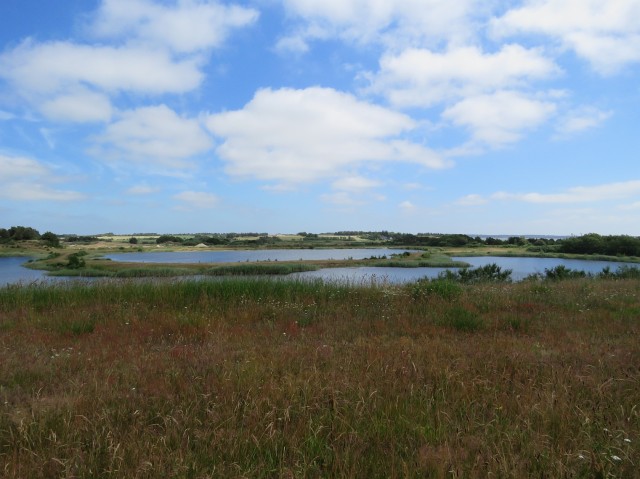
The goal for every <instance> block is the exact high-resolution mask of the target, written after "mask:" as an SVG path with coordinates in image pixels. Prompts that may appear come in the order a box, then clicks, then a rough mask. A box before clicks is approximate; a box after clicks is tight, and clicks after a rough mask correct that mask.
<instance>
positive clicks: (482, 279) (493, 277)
mask: <svg viewBox="0 0 640 479" xmlns="http://www.w3.org/2000/svg"><path fill="white" fill-rule="evenodd" d="M511 273H512V270H510V269H505V270H504V271H502V268H501V267H500V266H498V265H497V264H495V263H491V264H486V265H484V266H480V267H478V268H473V269H470V268H463V269H460V270H458V271H451V270H446V271H444V272H442V273H440V275H439V278H440V279H443V280H447V281H453V282H458V283H465V284H475V283H509V282H511Z"/></svg>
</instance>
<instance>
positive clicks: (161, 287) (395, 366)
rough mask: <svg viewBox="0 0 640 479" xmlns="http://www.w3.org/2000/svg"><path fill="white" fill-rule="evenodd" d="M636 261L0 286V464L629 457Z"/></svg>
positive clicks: (442, 468)
mask: <svg viewBox="0 0 640 479" xmlns="http://www.w3.org/2000/svg"><path fill="white" fill-rule="evenodd" d="M639 316H640V282H638V281H637V280H634V279H600V280H593V279H585V278H578V279H570V280H566V281H556V282H522V283H515V284H509V283H480V284H471V285H468V284H460V283H451V282H447V281H446V280H444V279H440V280H437V281H435V282H425V283H422V285H421V286H420V287H416V286H415V285H407V286H391V285H385V284H380V285H368V284H367V285H365V284H362V285H360V284H349V285H341V284H325V283H322V282H303V281H300V282H292V281H286V280H283V281H270V280H256V279H245V278H230V279H226V280H224V281H220V280H216V279H213V280H210V281H193V280H189V279H186V280H183V281H177V282H176V281H167V280H153V281H152V280H147V281H143V282H140V281H125V282H122V281H118V282H115V281H113V282H112V281H104V282H99V283H96V284H89V283H69V284H54V285H34V286H30V287H5V288H0V364H1V365H2V367H1V368H0V471H2V473H1V474H0V475H2V476H3V477H7V478H24V477H29V478H49V477H133V478H155V477H184V478H188V477H195V478H200V477H232V478H233V477H238V478H239V477H265V478H266V477H363V478H365V477H366V478H369V477H372V478H375V477H384V478H388V477H491V476H493V477H585V478H587V477H637V470H638V465H639V464H640V449H639V448H638V444H639V441H640V411H639V407H640V406H638V405H639V404H640V370H639V369H638V367H637V365H638V364H640V344H639V342H638V341H637V338H638V334H639V333H640V323H639V321H638V317H639Z"/></svg>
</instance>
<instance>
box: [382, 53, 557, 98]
mask: <svg viewBox="0 0 640 479" xmlns="http://www.w3.org/2000/svg"><path fill="white" fill-rule="evenodd" d="M558 70H559V69H558V67H557V66H556V65H555V64H554V63H553V62H552V61H551V60H549V59H548V58H546V57H545V56H544V54H543V53H542V51H541V50H539V49H527V48H524V47H521V46H519V45H505V46H503V47H502V48H501V49H500V51H498V52H496V53H493V54H488V53H484V52H483V51H482V50H480V49H479V48H477V47H457V48H452V49H450V50H448V51H446V52H442V53H438V52H433V51H430V50H427V49H416V48H410V49H407V50H404V51H403V52H401V53H399V54H387V55H385V56H383V57H382V59H381V60H380V71H379V72H378V73H377V74H375V75H373V76H371V80H372V84H371V87H370V90H371V91H373V92H376V93H381V94H383V95H384V96H386V97H387V98H388V99H389V101H391V103H393V104H394V105H397V106H400V107H414V106H422V107H429V106H432V105H433V104H436V103H441V102H446V101H449V100H452V99H458V98H461V97H467V96H470V95H477V94H480V93H487V92H493V91H496V90H500V89H505V88H513V87H518V86H523V85H524V86H526V85H528V83H529V82H530V81H532V80H540V79H545V78H548V77H550V76H552V75H554V74H556V73H557V72H558Z"/></svg>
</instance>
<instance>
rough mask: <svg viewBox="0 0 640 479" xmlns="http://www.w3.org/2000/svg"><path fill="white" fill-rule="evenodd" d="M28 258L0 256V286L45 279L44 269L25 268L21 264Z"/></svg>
mask: <svg viewBox="0 0 640 479" xmlns="http://www.w3.org/2000/svg"><path fill="white" fill-rule="evenodd" d="M27 261H29V258H24V257H20V258H19V257H10V258H0V287H2V286H5V285H7V284H14V283H20V282H22V283H31V282H33V281H40V280H43V279H46V278H47V276H46V275H45V274H44V271H36V270H34V269H27V268H25V267H24V266H22V265H23V264H24V263H26V262H27Z"/></svg>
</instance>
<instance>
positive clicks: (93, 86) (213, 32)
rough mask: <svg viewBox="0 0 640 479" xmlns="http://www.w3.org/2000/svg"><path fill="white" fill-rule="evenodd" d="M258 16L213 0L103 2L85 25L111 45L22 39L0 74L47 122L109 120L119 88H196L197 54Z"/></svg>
mask: <svg viewBox="0 0 640 479" xmlns="http://www.w3.org/2000/svg"><path fill="white" fill-rule="evenodd" d="M257 18H258V12H257V11H256V10H254V9H250V8H245V7H240V6H236V5H222V4H220V3H219V2H216V1H204V0H181V1H178V2H173V3H169V4H167V3H163V4H159V3H157V2H151V1H149V0H104V1H103V2H102V4H101V6H100V8H99V10H98V13H97V14H96V15H95V18H94V21H93V22H92V23H91V27H90V29H89V30H90V32H91V34H92V35H94V37H97V38H99V39H100V40H103V39H107V40H111V41H112V43H110V44H105V43H99V44H98V43H79V42H74V41H51V42H37V41H35V40H33V39H27V40H24V41H23V42H22V43H20V44H19V45H18V46H16V47H15V48H12V49H9V50H7V51H5V52H4V53H2V54H0V79H4V80H6V81H7V82H8V83H9V84H10V85H11V87H12V89H13V91H14V92H16V93H17V94H18V95H20V96H21V97H23V98H24V99H26V100H27V101H28V102H29V103H30V104H31V105H32V106H34V107H35V108H37V109H38V110H40V111H41V112H42V113H43V114H44V115H45V116H47V117H48V118H50V119H53V120H64V121H76V122H87V121H88V122H92V121H108V120H109V119H110V118H111V115H112V113H113V111H112V110H113V108H112V106H111V100H113V98H114V97H116V96H117V95H119V94H121V93H123V92H127V93H135V94H144V95H163V94H182V93H186V92H189V91H193V90H194V89H196V88H197V87H198V86H199V85H200V84H201V82H202V81H203V79H204V73H203V68H204V66H205V60H206V56H205V55H204V53H205V52H206V51H208V50H210V49H211V48H215V47H220V46H221V45H222V43H223V42H224V40H225V39H226V38H227V36H228V35H229V33H230V31H231V30H232V29H235V28H240V27H244V26H247V25H250V24H251V23H253V22H255V21H256V19H257Z"/></svg>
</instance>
